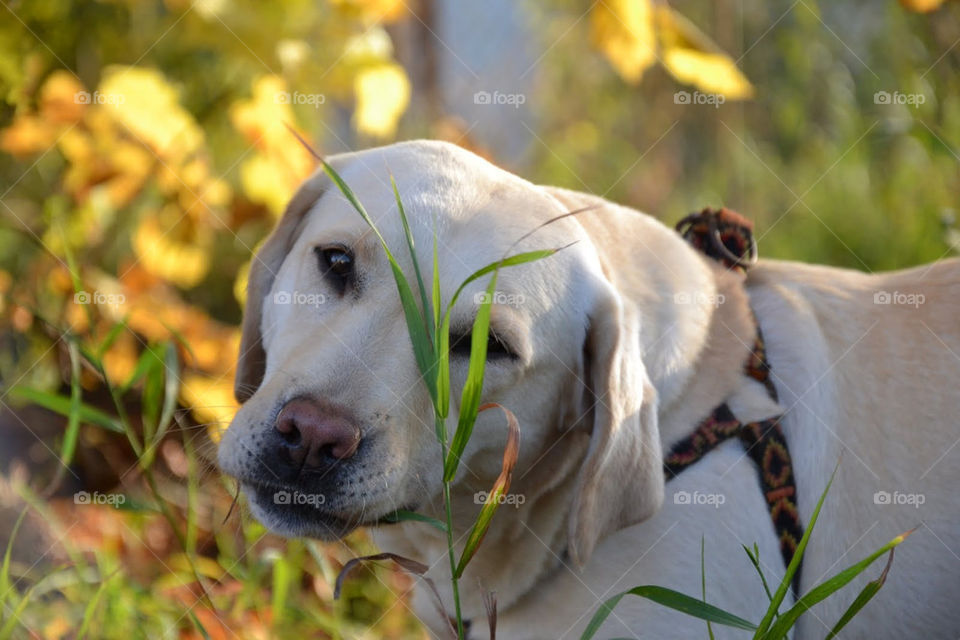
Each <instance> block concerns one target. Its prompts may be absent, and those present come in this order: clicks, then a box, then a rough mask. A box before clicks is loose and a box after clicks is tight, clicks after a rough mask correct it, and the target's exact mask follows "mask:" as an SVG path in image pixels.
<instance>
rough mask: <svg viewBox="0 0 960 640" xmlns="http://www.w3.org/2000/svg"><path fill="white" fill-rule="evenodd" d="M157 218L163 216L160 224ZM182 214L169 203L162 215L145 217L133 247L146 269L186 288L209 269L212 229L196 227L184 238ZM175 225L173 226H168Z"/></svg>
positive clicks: (200, 278) (136, 233) (197, 280)
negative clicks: (182, 233) (162, 223)
mask: <svg viewBox="0 0 960 640" xmlns="http://www.w3.org/2000/svg"><path fill="white" fill-rule="evenodd" d="M158 218H163V219H164V223H165V224H164V225H161V222H160V220H158ZM182 222H186V221H184V220H183V216H182V214H181V213H180V210H179V209H178V208H176V207H173V206H168V207H167V209H166V210H165V211H164V213H163V214H162V215H161V216H156V215H148V216H145V217H144V218H143V220H142V221H141V222H140V224H139V225H138V226H137V229H136V231H135V232H134V234H133V249H134V251H135V253H136V254H137V259H138V260H139V261H140V262H141V263H142V264H143V266H144V268H145V269H146V270H147V271H149V272H150V273H152V274H155V275H158V276H160V277H161V278H164V279H165V280H169V281H170V282H173V283H174V284H177V285H179V286H181V287H184V288H189V287H192V286H194V285H196V284H197V283H199V282H200V281H201V280H202V279H203V277H204V276H205V275H207V271H208V270H209V269H210V249H211V245H212V244H213V237H212V235H211V234H210V232H209V231H208V230H207V231H204V230H202V229H200V228H193V229H192V231H193V233H192V236H193V237H191V238H188V239H181V238H180V237H179V235H180V234H178V233H177V231H180V230H181V229H178V228H177V227H179V226H181V223H182ZM168 225H172V226H168Z"/></svg>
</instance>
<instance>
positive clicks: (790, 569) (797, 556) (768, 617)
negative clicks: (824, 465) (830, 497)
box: [754, 460, 840, 638]
mask: <svg viewBox="0 0 960 640" xmlns="http://www.w3.org/2000/svg"><path fill="white" fill-rule="evenodd" d="M839 468H840V461H839V460H838V461H837V465H836V466H835V467H834V468H833V473H831V474H830V479H829V480H828V481H827V486H826V487H825V488H824V489H823V493H821V494H820V499H819V500H817V506H816V507H814V509H813V513H812V514H811V515H810V522H808V523H807V528H806V530H805V531H804V532H803V537H801V538H800V542H799V543H798V544H797V550H796V551H795V552H794V554H793V559H792V560H790V564H789V565H787V571H786V573H785V574H784V576H783V579H782V580H781V581H780V585H779V586H778V587H777V590H776V592H775V593H774V594H773V599H772V600H771V601H770V606H769V607H767V612H766V613H765V614H764V616H763V619H762V620H761V621H760V624H759V625H757V633H756V635H754V638H763V637H765V636H766V633H767V630H768V629H769V628H770V625H771V623H772V622H773V618H774V617H775V616H776V615H777V613H778V612H779V611H780V604H781V603H782V602H783V599H784V598H785V597H786V596H787V591H789V590H790V584H791V583H792V582H793V576H794V575H796V573H797V569H799V568H800V561H801V560H802V559H803V553H804V551H806V549H807V543H808V542H810V535H811V534H812V533H813V528H814V527H815V526H816V524H817V518H819V517H820V508H821V507H823V501H824V500H826V498H827V493H828V492H829V491H830V485H832V484H833V479H834V478H835V477H836V475H837V469H839ZM782 621H783V618H782V617H780V618H779V619H778V621H777V622H778V624H779V623H780V622H782ZM787 628H788V629H789V627H787Z"/></svg>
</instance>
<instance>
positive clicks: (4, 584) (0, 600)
mask: <svg viewBox="0 0 960 640" xmlns="http://www.w3.org/2000/svg"><path fill="white" fill-rule="evenodd" d="M26 515H27V508H26V507H24V509H23V511H21V512H20V515H19V516H18V517H17V521H16V522H15V523H14V524H13V529H12V530H11V531H10V539H9V540H7V550H6V551H5V552H4V553H3V566H2V567H0V610H3V609H6V606H7V596H8V595H10V593H11V591H12V590H13V584H11V582H10V562H11V559H12V557H13V541H14V540H16V538H17V532H18V531H20V525H21V524H23V519H24V518H25V517H26Z"/></svg>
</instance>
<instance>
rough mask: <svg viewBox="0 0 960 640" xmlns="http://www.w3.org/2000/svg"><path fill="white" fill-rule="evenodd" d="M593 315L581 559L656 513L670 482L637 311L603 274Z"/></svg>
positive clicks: (577, 518) (578, 542)
mask: <svg viewBox="0 0 960 640" xmlns="http://www.w3.org/2000/svg"><path fill="white" fill-rule="evenodd" d="M589 322H590V324H589V327H588V330H587V343H586V345H585V351H586V357H585V369H586V377H587V380H586V382H587V385H588V387H589V392H588V397H587V402H588V403H592V404H593V425H592V429H593V432H592V434H591V436H590V444H589V448H588V450H587V455H586V459H585V460H584V462H583V464H582V466H581V468H580V472H579V476H578V478H577V482H576V487H575V489H574V498H573V506H572V509H571V512H570V523H569V552H570V555H571V557H572V558H573V560H574V561H575V562H576V563H577V564H578V565H579V566H583V565H584V564H585V563H586V562H587V560H588V558H589V557H590V554H591V553H592V552H593V549H594V547H595V546H596V544H597V542H598V541H599V540H600V539H601V538H602V537H603V536H605V535H607V534H609V533H613V532H614V531H617V530H618V529H621V528H623V527H625V526H627V525H630V524H634V523H636V522H640V521H641V520H644V519H646V518H648V517H650V516H651V515H653V513H654V512H655V511H656V510H657V509H658V508H659V507H660V505H661V504H662V502H663V483H664V476H663V456H662V454H661V448H660V433H659V429H658V428H657V397H656V391H655V390H654V388H653V385H652V384H651V383H650V379H649V377H648V376H647V371H646V368H645V367H644V365H643V361H642V359H641V349H640V318H639V314H638V312H637V310H636V308H635V307H634V306H633V305H632V304H631V303H629V302H627V301H625V300H624V299H623V298H622V297H621V296H620V295H619V293H618V292H617V291H616V290H615V288H614V287H613V285H612V284H611V283H609V282H607V281H606V280H604V281H603V284H602V286H601V292H600V297H599V299H598V300H597V302H596V303H595V304H594V308H593V311H592V312H591V314H590V321H589ZM591 395H592V397H590V396H591ZM588 406H589V404H588Z"/></svg>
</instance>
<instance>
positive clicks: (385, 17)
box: [333, 0, 407, 24]
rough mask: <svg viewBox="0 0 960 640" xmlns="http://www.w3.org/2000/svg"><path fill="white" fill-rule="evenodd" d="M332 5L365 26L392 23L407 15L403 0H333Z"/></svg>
mask: <svg viewBox="0 0 960 640" xmlns="http://www.w3.org/2000/svg"><path fill="white" fill-rule="evenodd" d="M333 5H334V6H335V7H336V8H337V9H339V10H340V11H342V12H344V13H348V14H353V15H356V16H357V17H358V18H360V20H362V21H363V22H365V23H367V24H373V23H381V24H385V23H387V22H393V21H395V20H399V19H400V18H402V17H403V16H404V15H406V13H407V5H406V3H405V2H404V0H334V2H333Z"/></svg>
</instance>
